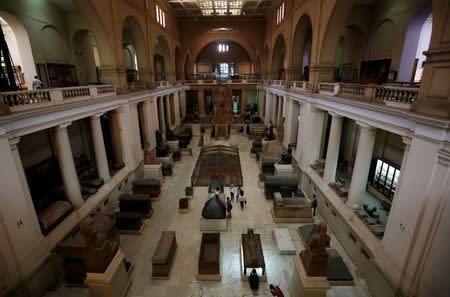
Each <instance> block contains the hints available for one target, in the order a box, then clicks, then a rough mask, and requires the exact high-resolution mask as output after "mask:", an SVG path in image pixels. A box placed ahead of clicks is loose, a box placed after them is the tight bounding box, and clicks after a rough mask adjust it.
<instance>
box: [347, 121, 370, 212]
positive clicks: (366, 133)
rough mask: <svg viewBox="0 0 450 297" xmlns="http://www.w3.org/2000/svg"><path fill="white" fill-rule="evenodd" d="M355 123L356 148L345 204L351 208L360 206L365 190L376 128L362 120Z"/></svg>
mask: <svg viewBox="0 0 450 297" xmlns="http://www.w3.org/2000/svg"><path fill="white" fill-rule="evenodd" d="M357 124H358V126H359V141H358V149H357V151H356V158H355V164H354V167H353V173H352V181H351V183H350V190H349V192H348V200H347V205H348V206H349V207H351V208H353V209H358V208H360V207H361V199H362V197H363V195H364V194H365V192H366V186H367V178H368V176H369V169H370V161H371V159H372V152H373V146H374V144H375V134H376V128H374V127H371V126H369V125H367V124H365V123H362V122H357Z"/></svg>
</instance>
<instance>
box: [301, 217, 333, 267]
mask: <svg viewBox="0 0 450 297" xmlns="http://www.w3.org/2000/svg"><path fill="white" fill-rule="evenodd" d="M328 246H330V236H329V235H328V234H327V225H326V224H325V223H324V222H322V221H320V222H319V223H318V224H317V233H315V234H314V235H313V236H311V238H310V239H309V243H308V246H307V247H306V249H304V250H303V251H301V252H300V258H301V259H302V263H303V267H304V268H305V271H306V274H307V275H308V276H325V275H326V273H327V266H328V256H329V255H328V252H327V249H326V248H327V247H328Z"/></svg>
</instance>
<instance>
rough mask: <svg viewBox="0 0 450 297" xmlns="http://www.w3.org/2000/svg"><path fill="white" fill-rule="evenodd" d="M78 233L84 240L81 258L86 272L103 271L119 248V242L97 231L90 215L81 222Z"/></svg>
mask: <svg viewBox="0 0 450 297" xmlns="http://www.w3.org/2000/svg"><path fill="white" fill-rule="evenodd" d="M80 233H81V235H82V236H83V238H84V241H85V247H84V250H83V258H84V265H85V268H86V272H94V273H103V272H105V270H106V268H108V266H109V264H110V263H111V261H112V259H113V258H114V256H115V255H116V253H117V250H118V249H119V243H118V242H117V241H113V240H111V239H110V238H108V237H107V235H106V234H105V233H101V232H99V230H98V229H97V227H96V226H95V224H94V220H93V219H92V218H90V217H88V218H86V219H85V220H84V221H83V222H82V223H81V225H80Z"/></svg>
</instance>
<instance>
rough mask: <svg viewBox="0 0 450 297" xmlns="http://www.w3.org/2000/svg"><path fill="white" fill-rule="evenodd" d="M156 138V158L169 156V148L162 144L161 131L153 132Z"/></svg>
mask: <svg viewBox="0 0 450 297" xmlns="http://www.w3.org/2000/svg"><path fill="white" fill-rule="evenodd" d="M155 136H156V156H157V157H166V156H167V155H168V154H169V146H168V145H167V144H165V143H164V140H163V136H162V133H161V131H159V130H156V131H155Z"/></svg>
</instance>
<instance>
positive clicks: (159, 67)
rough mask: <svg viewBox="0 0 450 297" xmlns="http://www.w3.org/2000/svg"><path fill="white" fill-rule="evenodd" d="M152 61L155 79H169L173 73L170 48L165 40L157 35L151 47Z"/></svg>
mask: <svg viewBox="0 0 450 297" xmlns="http://www.w3.org/2000/svg"><path fill="white" fill-rule="evenodd" d="M153 63H154V71H155V81H163V80H168V79H171V78H170V76H171V75H173V74H174V71H173V67H172V63H171V59H170V48H169V45H168V43H167V41H166V40H165V39H164V37H162V36H158V38H156V41H155V46H154V49H153Z"/></svg>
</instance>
